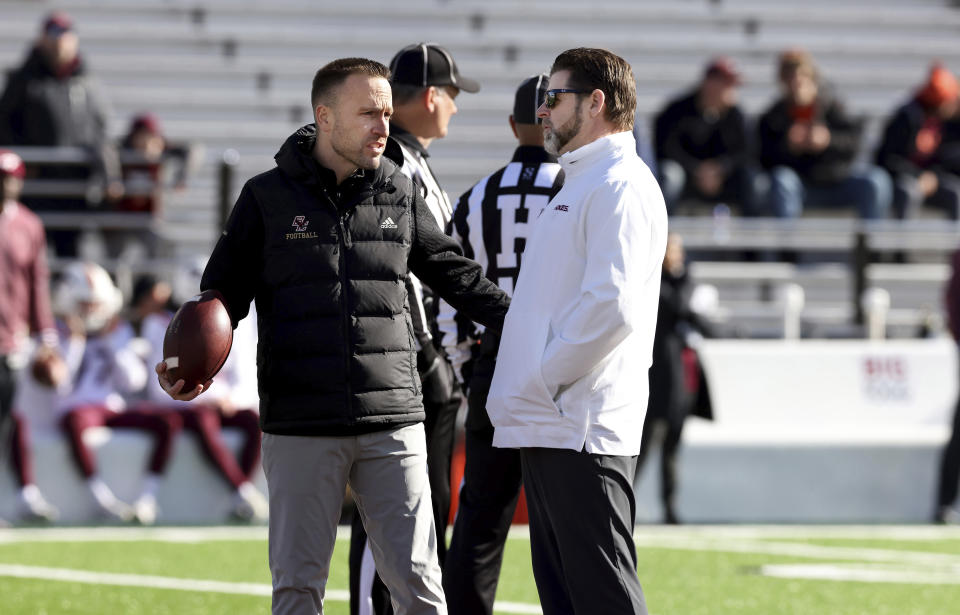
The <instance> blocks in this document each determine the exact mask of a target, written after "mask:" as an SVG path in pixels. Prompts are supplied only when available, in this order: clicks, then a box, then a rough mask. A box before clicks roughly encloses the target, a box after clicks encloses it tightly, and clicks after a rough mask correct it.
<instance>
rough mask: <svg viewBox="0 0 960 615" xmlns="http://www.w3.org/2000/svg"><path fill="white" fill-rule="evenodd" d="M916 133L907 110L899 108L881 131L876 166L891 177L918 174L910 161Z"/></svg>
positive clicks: (918, 170) (916, 168) (917, 170)
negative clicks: (881, 137)
mask: <svg viewBox="0 0 960 615" xmlns="http://www.w3.org/2000/svg"><path fill="white" fill-rule="evenodd" d="M916 133H917V131H916V128H915V126H914V122H912V121H911V118H910V112H909V109H907V108H906V107H901V108H900V109H898V110H897V112H896V113H895V114H894V116H893V117H892V118H890V121H889V122H888V123H887V125H886V127H885V128H884V130H883V139H882V140H881V141H880V147H879V148H878V149H877V164H879V165H880V166H882V167H883V168H885V169H886V170H887V171H889V172H890V173H891V174H893V175H910V176H914V177H916V176H917V175H919V174H920V171H921V169H920V167H918V166H917V165H916V164H915V163H914V162H913V160H911V159H910V156H911V154H913V149H914V146H913V141H914V139H916V136H917V134H916Z"/></svg>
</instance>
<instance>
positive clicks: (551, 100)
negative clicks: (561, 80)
mask: <svg viewBox="0 0 960 615" xmlns="http://www.w3.org/2000/svg"><path fill="white" fill-rule="evenodd" d="M568 93H569V94H587V93H588V90H571V89H570V88H557V89H555V90H547V95H546V97H545V98H544V99H543V104H544V105H546V107H547V109H553V108H554V107H556V106H557V94H568Z"/></svg>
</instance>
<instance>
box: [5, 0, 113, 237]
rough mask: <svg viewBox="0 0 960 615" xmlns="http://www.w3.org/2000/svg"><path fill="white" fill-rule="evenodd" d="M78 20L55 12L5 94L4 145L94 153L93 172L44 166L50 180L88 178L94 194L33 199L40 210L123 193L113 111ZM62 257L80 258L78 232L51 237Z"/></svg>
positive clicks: (84, 203)
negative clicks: (82, 48) (84, 48)
mask: <svg viewBox="0 0 960 615" xmlns="http://www.w3.org/2000/svg"><path fill="white" fill-rule="evenodd" d="M78 43H79V39H78V38H77V34H76V31H75V30H74V24H73V20H72V19H71V18H70V17H69V16H68V15H67V14H65V13H62V12H54V13H51V14H50V15H49V16H48V17H47V18H46V19H45V20H44V21H43V24H42V26H41V31H40V36H39V38H38V39H37V41H36V43H35V44H34V46H33V47H32V48H31V50H30V54H29V55H28V57H27V59H26V61H25V62H24V64H23V65H22V66H21V67H20V68H19V69H17V70H16V71H14V72H13V73H12V74H11V75H10V77H9V79H8V80H7V83H6V87H5V89H4V91H3V94H2V95H0V144H8V145H39V146H48V147H54V146H74V147H85V148H89V149H90V152H91V158H92V159H93V165H92V167H91V168H83V167H75V166H74V167H71V166H62V165H61V166H56V167H49V168H48V167H42V168H40V169H38V174H39V176H40V177H41V178H45V179H73V180H78V179H87V178H90V179H91V181H90V184H89V185H90V186H92V187H93V188H94V189H95V190H94V192H91V193H89V194H87V195H81V197H78V198H74V199H64V198H58V199H39V198H38V199H33V200H31V201H30V202H31V203H32V204H33V205H34V206H35V207H36V208H38V209H77V210H81V209H84V208H86V206H87V202H88V201H90V202H91V203H96V204H99V202H100V201H101V200H102V198H103V196H104V191H105V194H106V196H107V197H108V198H111V199H116V198H119V197H120V196H121V195H122V194H123V184H122V182H121V181H120V167H119V163H118V160H117V156H116V151H115V150H114V148H113V147H112V146H111V145H110V143H109V142H108V140H107V119H108V118H109V115H110V112H109V109H108V107H107V104H106V102H105V99H104V97H103V95H102V94H101V91H100V88H99V86H98V85H97V84H96V82H95V81H94V80H93V79H92V78H91V77H90V75H89V73H88V72H87V67H86V63H85V62H84V60H83V58H82V57H81V55H80V53H79V45H78ZM50 236H51V240H52V241H53V242H54V244H55V246H56V249H57V252H58V253H59V254H61V255H66V256H73V255H75V254H76V251H77V245H76V240H77V236H78V233H77V232H75V231H63V232H55V233H51V234H50Z"/></svg>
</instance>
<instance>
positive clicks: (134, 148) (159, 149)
mask: <svg viewBox="0 0 960 615" xmlns="http://www.w3.org/2000/svg"><path fill="white" fill-rule="evenodd" d="M120 146H121V148H122V149H123V150H124V152H125V153H135V154H136V155H138V159H126V158H125V159H124V161H123V165H122V166H123V181H124V186H125V190H126V192H125V195H124V197H123V199H121V200H120V202H119V203H118V208H119V209H121V210H123V211H151V212H159V211H160V208H161V205H162V200H161V198H162V188H163V187H164V182H165V177H164V170H165V165H167V164H173V165H174V168H173V174H172V177H171V180H170V182H171V185H172V187H173V188H175V189H183V188H184V187H186V184H187V177H188V175H189V172H190V164H189V162H190V158H191V156H192V154H193V151H192V148H191V147H190V146H189V145H185V144H174V143H171V142H170V141H169V140H168V139H167V138H166V137H165V136H164V134H163V129H162V128H161V125H160V120H159V118H157V116H155V115H154V114H152V113H141V114H139V115H137V116H136V117H134V118H133V120H131V122H130V127H129V128H128V129H127V134H126V135H124V137H123V140H122V141H121V143H120Z"/></svg>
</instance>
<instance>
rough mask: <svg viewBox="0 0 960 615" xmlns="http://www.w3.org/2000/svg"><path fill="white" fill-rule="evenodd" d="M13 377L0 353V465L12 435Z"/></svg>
mask: <svg viewBox="0 0 960 615" xmlns="http://www.w3.org/2000/svg"><path fill="white" fill-rule="evenodd" d="M15 378H16V375H15V374H14V373H13V370H12V369H10V365H9V364H8V363H7V357H6V356H4V355H0V466H3V464H4V463H6V460H7V454H8V453H9V447H10V439H11V437H12V435H13V428H12V422H13V394H14V392H15V385H16V380H15Z"/></svg>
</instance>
